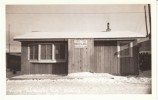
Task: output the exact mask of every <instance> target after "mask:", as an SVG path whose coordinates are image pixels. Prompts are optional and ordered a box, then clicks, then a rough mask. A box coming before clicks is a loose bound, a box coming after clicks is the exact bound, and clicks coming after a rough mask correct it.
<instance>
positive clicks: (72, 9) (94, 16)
mask: <svg viewBox="0 0 158 100" xmlns="http://www.w3.org/2000/svg"><path fill="white" fill-rule="evenodd" d="M144 6H145V4H117V5H116V4H112V5H110V4H91V5H87V4H84V5H83V4H82V5H79V4H78V5H66V4H65V5H62V4H60V5H7V6H6V48H7V50H8V44H9V43H8V40H9V37H8V34H9V31H10V44H11V52H20V51H21V47H20V42H18V41H14V40H13V37H14V36H17V35H20V34H25V33H27V32H32V31H41V32H101V31H105V30H106V28H107V23H108V22H109V23H110V28H111V31H132V32H138V33H141V34H146V28H145V17H144ZM146 6H147V5H146ZM147 13H148V11H147ZM147 17H148V16H147ZM9 25H10V28H9V27H8V26H9Z"/></svg>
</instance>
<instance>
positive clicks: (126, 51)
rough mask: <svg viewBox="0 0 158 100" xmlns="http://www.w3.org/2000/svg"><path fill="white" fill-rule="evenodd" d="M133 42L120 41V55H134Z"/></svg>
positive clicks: (118, 48)
mask: <svg viewBox="0 0 158 100" xmlns="http://www.w3.org/2000/svg"><path fill="white" fill-rule="evenodd" d="M132 47H133V42H131V41H119V42H118V44H117V51H118V57H132V56H133V55H132V52H133V51H132Z"/></svg>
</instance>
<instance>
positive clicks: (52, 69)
mask: <svg viewBox="0 0 158 100" xmlns="http://www.w3.org/2000/svg"><path fill="white" fill-rule="evenodd" d="M66 65H67V64H66V63H53V64H44V63H31V67H30V68H31V69H30V71H31V72H30V73H31V74H67V73H68V72H67V70H68V69H67V66H66Z"/></svg>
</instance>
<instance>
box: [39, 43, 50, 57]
mask: <svg viewBox="0 0 158 100" xmlns="http://www.w3.org/2000/svg"><path fill="white" fill-rule="evenodd" d="M41 59H43V60H44V59H52V44H41Z"/></svg>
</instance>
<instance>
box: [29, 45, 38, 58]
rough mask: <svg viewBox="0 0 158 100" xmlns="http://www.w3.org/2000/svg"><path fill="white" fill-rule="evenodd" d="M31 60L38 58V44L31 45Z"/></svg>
mask: <svg viewBox="0 0 158 100" xmlns="http://www.w3.org/2000/svg"><path fill="white" fill-rule="evenodd" d="M30 60H38V45H30Z"/></svg>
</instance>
